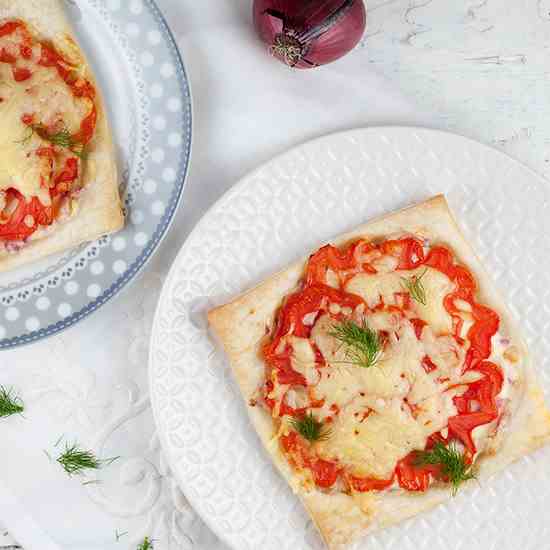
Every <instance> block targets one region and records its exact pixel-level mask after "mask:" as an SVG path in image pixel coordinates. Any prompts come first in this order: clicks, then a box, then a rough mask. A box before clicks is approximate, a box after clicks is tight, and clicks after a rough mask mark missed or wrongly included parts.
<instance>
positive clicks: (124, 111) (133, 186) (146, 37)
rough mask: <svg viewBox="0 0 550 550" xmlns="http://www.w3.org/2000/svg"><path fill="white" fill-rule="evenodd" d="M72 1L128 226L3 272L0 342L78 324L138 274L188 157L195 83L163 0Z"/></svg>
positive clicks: (168, 217)
mask: <svg viewBox="0 0 550 550" xmlns="http://www.w3.org/2000/svg"><path fill="white" fill-rule="evenodd" d="M65 2H66V5H67V10H68V15H69V18H70V19H71V22H72V23H73V25H74V27H75V30H76V34H77V36H78V38H79V40H80V41H81V43H82V46H83V48H84V50H85V52H86V54H87V55H88V56H89V58H90V60H91V63H92V66H93V67H94V69H95V71H96V74H97V77H98V81H99V84H100V86H101V89H102V92H103V95H104V97H105V100H106V105H107V110H108V112H109V115H110V121H111V125H112V127H113V131H114V136H115V143H116V144H117V147H118V160H119V171H120V174H121V194H122V196H123V199H124V206H125V213H126V225H125V227H124V229H123V230H122V231H120V232H119V233H117V234H116V235H112V236H106V237H102V238H101V239H99V240H98V241H96V242H93V243H89V244H85V245H82V246H79V247H77V248H75V249H72V250H69V251H67V252H65V253H63V254H58V255H55V256H52V257H49V258H47V259H46V260H43V261H41V262H38V263H35V264H32V265H29V266H27V267H25V268H22V269H18V270H16V271H13V272H10V273H5V274H2V275H0V349H5V348H10V347H13V346H18V345H21V344H26V343H29V342H34V341H36V340H40V339H42V338H44V337H46V336H50V335H52V334H55V333H57V332H59V331H61V330H63V329H65V328H67V327H69V326H71V325H73V324H74V323H76V322H78V321H80V320H81V319H82V318H84V317H86V316H87V315H89V314H90V313H92V312H93V311H95V310H97V309H98V308H99V307H101V306H102V305H103V304H104V303H105V302H107V301H108V300H109V299H110V298H112V297H113V296H114V295H116V294H117V293H118V292H119V291H120V290H121V289H122V288H123V287H124V286H126V284H128V283H129V282H130V281H132V280H133V279H134V277H135V275H136V274H137V273H138V272H139V271H140V269H141V268H142V267H143V266H144V265H145V263H146V262H147V260H148V259H149V258H150V257H151V255H152V254H153V252H154V251H155V250H156V249H157V247H158V245H159V243H160V241H161V239H162V238H163V236H164V235H165V234H166V231H167V230H168V227H169V225H170V222H171V221H172V219H173V216H174V213H175V211H176V208H177V206H178V204H179V200H180V198H181V194H182V191H183V185H184V181H185V176H186V174H187V168H188V165H189V155H190V149H191V98H190V91H189V84H188V81H187V76H186V74H185V69H184V67H183V64H182V61H181V57H180V54H179V51H178V49H177V46H176V43H175V41H174V39H173V37H172V34H171V33H170V30H169V28H168V26H167V25H166V22H165V21H164V18H163V17H162V14H161V12H160V11H159V9H158V7H157V6H156V4H155V2H154V1H153V0H131V1H129V0H128V1H120V0H78V1H76V0H65Z"/></svg>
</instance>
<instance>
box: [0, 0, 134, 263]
mask: <svg viewBox="0 0 550 550" xmlns="http://www.w3.org/2000/svg"><path fill="white" fill-rule="evenodd" d="M118 183H119V182H118V176H117V165H116V158H115V152H114V145H113V140H112V137H111V131H110V128H109V123H108V120H107V114H106V111H105V107H104V105H103V101H102V99H101V94H100V91H99V88H98V86H97V83H96V81H95V78H94V75H93V72H92V69H91V67H90V65H89V63H88V61H87V60H86V58H85V56H84V54H83V53H82V51H81V49H80V47H79V46H78V44H77V42H76V39H75V37H74V35H73V32H72V29H71V27H70V25H69V22H68V19H67V17H66V14H65V11H64V7H63V2H62V1H61V0H0V271H6V270H8V269H13V268H15V267H18V266H21V265H24V264H27V263H30V262H32V261H34V260H36V259H38V258H42V257H44V256H47V255H50V254H52V253H55V252H60V251H63V250H66V249H68V248H71V247H74V246H76V245H78V244H81V243H83V242H86V241H90V240H93V239H95V238H97V237H99V236H101V235H103V234H106V233H111V232H114V231H117V230H119V229H120V228H121V227H122V226H123V224H124V216H123V213H122V208H121V202H120V197H119V190H118Z"/></svg>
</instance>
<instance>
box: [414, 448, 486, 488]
mask: <svg viewBox="0 0 550 550" xmlns="http://www.w3.org/2000/svg"><path fill="white" fill-rule="evenodd" d="M418 464H419V465H423V464H434V465H440V466H441V475H442V476H444V477H445V478H448V480H449V483H450V484H451V493H452V495H453V496H455V495H456V493H457V492H458V489H459V488H460V486H461V485H462V484H463V483H464V482H466V481H469V480H470V479H476V473H475V470H474V468H473V466H472V465H471V464H468V462H467V461H466V458H465V457H464V455H463V454H462V453H461V452H460V451H459V450H458V448H457V446H456V444H455V443H454V442H451V443H449V445H448V446H445V445H444V444H443V443H441V442H439V441H438V442H437V443H436V444H435V445H434V446H433V448H432V449H431V450H429V451H423V452H420V453H418Z"/></svg>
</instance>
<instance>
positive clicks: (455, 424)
mask: <svg viewBox="0 0 550 550" xmlns="http://www.w3.org/2000/svg"><path fill="white" fill-rule="evenodd" d="M474 370H476V371H479V372H481V373H482V374H483V375H484V376H483V378H482V379H481V380H478V381H477V382H474V383H472V384H470V386H469V388H468V390H467V392H466V393H464V394H463V395H461V396H457V397H455V398H454V400H453V401H454V404H455V406H456V408H457V411H458V413H459V414H458V415H457V416H453V417H451V418H449V436H451V435H454V436H455V437H456V438H458V439H460V441H462V443H464V446H465V447H466V449H467V450H468V451H469V453H470V454H471V455H472V456H473V455H474V454H475V453H476V450H477V449H476V446H475V443H474V440H473V437H472V431H473V430H474V429H475V428H477V427H478V426H483V425H484V424H488V423H489V422H492V421H493V420H496V419H497V418H498V407H497V405H496V396H497V395H498V394H499V393H500V391H501V389H502V384H503V383H504V377H503V375H502V370H501V369H500V368H499V367H498V366H497V365H495V364H494V363H491V362H489V361H483V362H481V363H479V364H478V365H476V367H475V368H474ZM473 402H475V403H476V404H477V405H478V406H479V410H477V411H475V412H472V411H471V408H472V407H471V404H472V403H473Z"/></svg>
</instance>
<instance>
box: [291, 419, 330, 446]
mask: <svg viewBox="0 0 550 550" xmlns="http://www.w3.org/2000/svg"><path fill="white" fill-rule="evenodd" d="M291 425H292V427H293V428H294V429H295V430H296V431H297V432H298V433H299V434H300V435H301V436H302V437H303V438H304V439H307V440H308V441H312V442H313V441H326V440H327V439H328V438H329V437H330V436H331V430H330V429H328V428H325V427H324V426H323V423H322V422H320V421H319V420H317V419H316V418H315V417H314V416H313V414H312V413H311V412H310V413H309V414H306V415H305V416H302V417H301V418H294V419H293V420H292V422H291Z"/></svg>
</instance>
